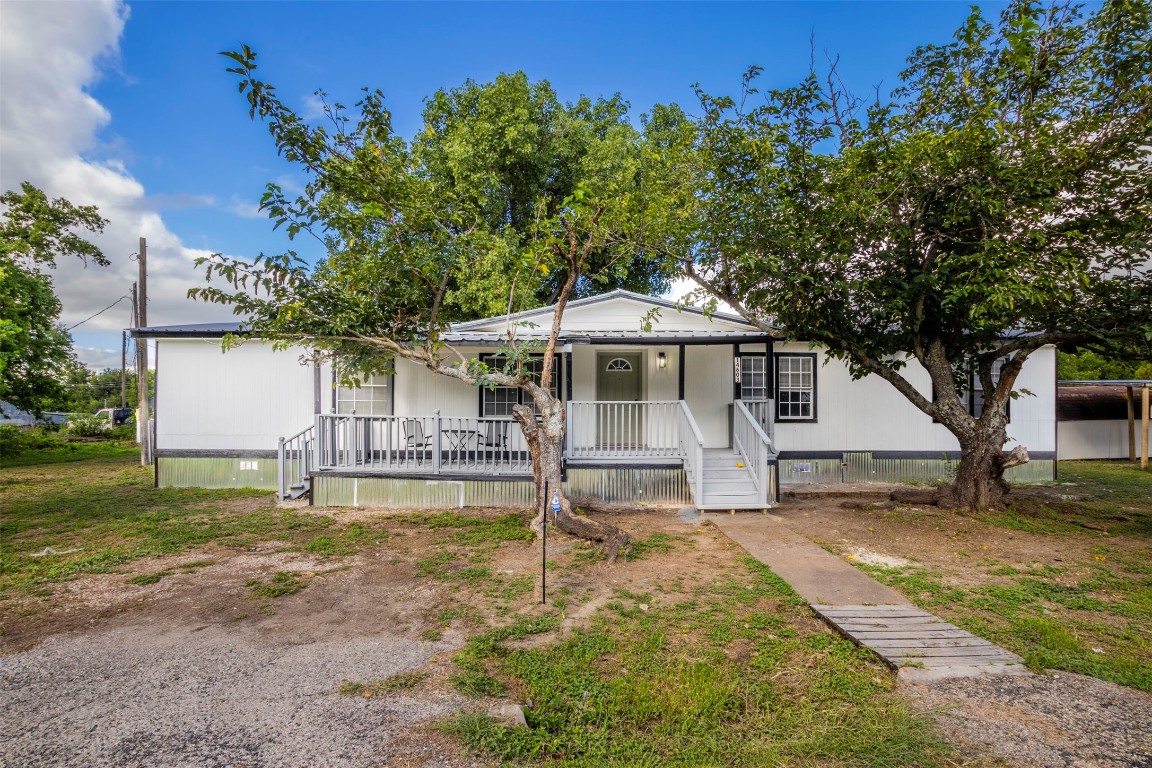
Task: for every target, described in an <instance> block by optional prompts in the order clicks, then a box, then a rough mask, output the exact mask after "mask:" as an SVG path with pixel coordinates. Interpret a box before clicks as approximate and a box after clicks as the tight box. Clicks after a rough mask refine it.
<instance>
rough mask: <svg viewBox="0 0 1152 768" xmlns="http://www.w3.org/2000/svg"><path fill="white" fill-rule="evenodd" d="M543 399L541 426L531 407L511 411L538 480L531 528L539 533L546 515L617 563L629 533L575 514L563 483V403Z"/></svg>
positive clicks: (626, 543)
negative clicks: (599, 546)
mask: <svg viewBox="0 0 1152 768" xmlns="http://www.w3.org/2000/svg"><path fill="white" fill-rule="evenodd" d="M541 400H544V398H538V399H537V408H538V409H539V410H540V421H539V423H538V422H537V421H536V415H535V414H534V413H533V412H532V409H531V408H529V407H528V406H525V405H516V406H514V407H513V409H512V416H513V418H515V419H516V421H517V422H519V424H520V428H521V429H522V430H523V431H524V438H525V440H527V442H528V451H529V452H530V453H531V454H532V474H533V476H534V479H535V481H536V508H535V509H536V518H535V519H534V520H533V521H532V527H533V529H535V530H536V531H537V532H539V529H540V523H541V522H542V520H543V516H544V514H547V515H548V520H549V522H551V523H552V524H553V525H555V526H556V527H557V528H559V529H560V530H562V531H564V532H565V533H570V534H572V535H573V536H578V537H580V538H582V539H587V540H589V541H595V542H599V543H601V544H603V545H604V551H605V555H606V556H607V558H608V562H609V563H614V562H616V558H617V556H618V555H619V554H620V552H621V550H623V549H624V548H625V547H627V546H628V534H627V533H625V532H624V531H622V530H621V529H619V528H617V527H616V526H614V525H609V524H608V523H602V522H599V521H597V520H592V519H591V518H588V517H581V516H579V515H574V514H572V504H571V502H569V500H568V498H567V497H566V496H565V495H564V482H563V480H562V470H563V448H562V445H563V440H564V404H563V403H562V402H560V401H559V400H556V399H553V398H547V400H546V401H545V402H541ZM545 482H547V483H548V493H549V498H548V499H545V498H544V484H545ZM553 494H555V495H556V496H558V497H559V499H560V510H559V511H555V510H553V509H552V499H551V496H552V495H553Z"/></svg>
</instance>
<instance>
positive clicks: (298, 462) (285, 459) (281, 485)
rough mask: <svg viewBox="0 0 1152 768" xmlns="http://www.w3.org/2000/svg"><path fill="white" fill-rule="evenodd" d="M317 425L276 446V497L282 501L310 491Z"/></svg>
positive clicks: (285, 439)
mask: <svg viewBox="0 0 1152 768" xmlns="http://www.w3.org/2000/svg"><path fill="white" fill-rule="evenodd" d="M315 437H316V429H315V425H310V426H308V427H305V428H304V429H302V430H300V431H299V432H297V433H296V434H294V435H292V436H291V437H282V438H280V440H279V443H278V444H277V446H276V495H277V496H278V497H279V498H280V501H284V500H285V499H290V498H295V497H297V496H299V495H300V494H301V493H303V492H305V491H307V490H308V486H309V483H310V482H311V475H312V460H313V457H314V454H315V450H316V446H315Z"/></svg>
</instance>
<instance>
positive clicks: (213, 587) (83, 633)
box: [0, 509, 742, 766]
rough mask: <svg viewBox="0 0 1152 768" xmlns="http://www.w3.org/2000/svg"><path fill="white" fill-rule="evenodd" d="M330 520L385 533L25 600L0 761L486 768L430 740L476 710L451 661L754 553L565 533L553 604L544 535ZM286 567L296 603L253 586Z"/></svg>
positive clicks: (258, 551) (553, 573)
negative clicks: (406, 682)
mask: <svg viewBox="0 0 1152 768" xmlns="http://www.w3.org/2000/svg"><path fill="white" fill-rule="evenodd" d="M322 513H323V514H325V515H327V516H330V517H333V518H335V519H337V520H338V521H340V522H342V523H344V522H346V523H352V522H358V523H361V524H370V525H372V526H373V528H374V530H375V529H377V528H379V529H383V530H385V531H386V532H387V536H386V537H385V538H384V539H383V540H382V541H380V542H378V543H372V544H369V545H364V546H359V547H358V548H357V551H356V553H355V554H353V555H348V556H333V557H327V558H326V557H321V556H317V555H314V554H310V553H306V552H301V551H284V547H285V542H278V541H269V542H263V543H261V544H259V545H257V546H253V547H247V548H239V549H238V548H226V547H222V546H209V547H205V548H203V549H200V550H197V551H193V552H187V553H185V554H182V555H180V556H173V557H167V558H148V559H139V560H134V561H131V562H130V563H128V564H126V565H125V566H124V567H123V568H122V569H121V570H120V571H119V572H117V573H109V574H99V575H85V576H82V577H79V578H76V579H73V580H71V581H66V582H60V583H55V584H48V585H45V591H46V592H50V594H40V595H33V594H24V595H20V596H11V595H10V596H9V598H8V599H7V600H6V601H5V602H3V603H2V604H0V621H2V622H3V627H4V635H3V638H2V642H3V652H4V654H6V655H5V656H3V657H0V691H2V692H3V693H2V704H0V710H2V715H0V720H2V721H3V723H4V724H3V726H0V744H2V745H3V746H0V762H4V763H5V764H13V765H18V764H25V765H30V764H53V765H59V766H111V765H115V766H146V765H156V764H226V765H230V766H248V765H252V766H257V765H270V764H275V765H329V766H362V765H390V766H391V765H397V766H403V765H412V766H420V765H442V766H472V765H478V764H479V763H478V762H477V761H476V760H475V759H473V758H471V757H469V756H468V755H467V754H465V753H464V752H463V750H462V749H461V747H460V746H459V743H458V742H456V741H455V740H454V739H452V738H450V737H447V736H445V735H444V734H443V733H441V732H440V731H437V730H435V729H434V728H433V727H432V724H433V723H435V722H436V721H438V720H442V719H443V718H445V717H447V716H449V715H450V714H451V713H452V712H455V711H458V710H459V709H460V708H469V707H475V706H479V703H478V702H475V701H474V700H470V699H467V698H466V697H463V696H461V695H460V694H458V693H456V692H455V690H454V689H453V687H452V685H451V682H450V675H451V674H452V672H453V670H454V666H453V664H452V663H451V657H452V655H453V654H454V653H455V652H456V651H457V650H459V649H460V648H461V647H462V646H463V645H464V643H465V642H466V640H467V639H468V638H469V637H470V636H472V635H474V634H476V633H478V632H481V631H483V630H484V629H485V628H486V627H498V626H504V625H507V624H509V623H510V622H511V621H513V620H515V619H516V617H518V616H531V615H535V614H538V613H541V612H544V611H555V610H558V609H560V610H561V615H562V622H561V626H560V629H559V630H558V631H560V632H564V631H566V630H568V629H570V628H572V627H575V626H581V625H583V624H586V623H587V622H589V621H590V620H591V618H592V616H593V614H594V613H595V611H596V610H597V608H598V607H599V606H602V605H604V604H605V603H606V602H608V601H610V600H612V599H614V598H615V596H617V595H619V594H620V593H621V592H627V593H629V594H649V593H650V594H652V595H653V601H654V602H655V601H658V600H664V599H672V597H671V594H672V593H677V594H680V593H681V590H683V588H684V586H685V585H689V584H691V581H692V580H694V579H708V578H711V577H713V576H715V575H717V574H720V573H722V572H724V571H727V570H730V569H731V568H732V565H733V561H734V558H735V557H738V556H740V555H741V554H742V551H741V550H739V549H738V548H737V547H735V545H733V544H732V543H731V542H730V541H729V540H728V539H727V538H726V537H724V536H723V535H722V534H720V533H719V532H718V531H716V530H715V529H714V528H713V527H712V526H710V525H707V524H704V523H701V522H700V521H698V520H683V519H681V518H680V517H679V516H678V514H677V510H656V509H651V510H641V511H628V512H609V513H606V514H604V515H603V516H604V517H605V518H607V519H609V520H610V521H611V522H612V523H614V524H616V525H619V526H621V527H623V528H625V529H626V530H628V531H629V533H630V534H631V535H632V536H633V538H634V539H635V540H637V541H638V542H650V543H651V546H650V547H649V549H648V550H647V552H648V554H646V555H645V556H643V557H639V558H637V559H633V560H629V561H624V560H621V561H620V562H618V563H617V564H616V565H614V566H608V565H607V564H606V563H604V562H603V561H602V560H601V559H597V556H596V553H595V552H594V551H592V550H591V549H589V548H588V547H587V546H586V545H585V544H584V543H583V542H578V541H576V540H574V539H571V538H570V537H567V536H564V535H561V534H557V533H554V532H552V531H550V532H549V547H548V561H549V572H548V585H549V604H548V605H547V606H541V605H540V604H539V569H540V557H541V552H540V546H539V544H538V543H537V542H533V541H520V540H513V541H502V542H490V543H489V542H481V543H480V544H478V545H477V544H469V545H467V546H465V545H464V544H461V543H460V541H461V539H460V538H459V537H460V536H461V533H462V532H467V530H468V529H455V528H452V527H434V526H431V525H429V524H427V523H421V522H419V521H408V520H406V519H405V516H404V515H403V514H386V515H381V514H380V513H378V512H371V511H366V510H347V511H343V510H341V511H336V510H323V511H322ZM466 514H468V515H475V516H477V517H481V518H488V519H495V518H497V517H499V516H501V515H506V514H507V511H506V510H479V511H468V512H467V513H466ZM652 547H656V549H655V550H653V549H652ZM430 564H431V565H430ZM157 574H162V575H160V576H159V577H158V578H156V580H155V581H153V582H152V583H132V582H133V581H136V582H139V581H140V580H141V579H144V580H145V581H147V580H148V579H150V578H154V577H157ZM276 574H289V575H290V576H291V579H292V580H293V581H294V582H295V583H298V584H299V585H300V589H299V591H296V592H294V593H289V594H284V595H283V596H279V597H274V598H269V597H261V596H259V595H257V594H255V593H254V591H253V588H252V586H251V584H252V583H253V582H254V581H255V582H261V583H265V584H268V583H274V577H275V576H276ZM561 606H562V609H561ZM554 637H555V634H554V633H545V634H542V635H536V636H532V637H530V638H527V641H528V642H532V643H547V642H550V641H551V639H552V638H554ZM734 652H737V653H740V652H741V649H734ZM416 670H420V671H422V672H424V673H426V675H427V676H426V677H424V678H422V681H421V683H420V685H419V686H418V687H416V688H414V689H412V690H405V691H396V692H390V693H388V694H386V695H380V696H375V697H372V698H370V699H365V698H361V697H356V696H341V695H340V694H339V692H338V691H339V689H340V687H341V683H342V682H343V681H345V680H349V681H356V682H367V681H370V680H380V679H385V678H387V677H389V676H390V675H394V674H397V673H404V672H411V671H416Z"/></svg>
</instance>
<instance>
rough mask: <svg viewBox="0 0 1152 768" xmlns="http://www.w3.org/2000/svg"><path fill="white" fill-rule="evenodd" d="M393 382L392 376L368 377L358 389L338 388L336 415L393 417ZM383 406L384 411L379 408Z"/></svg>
mask: <svg viewBox="0 0 1152 768" xmlns="http://www.w3.org/2000/svg"><path fill="white" fill-rule="evenodd" d="M393 383H394V382H393V380H392V377H391V376H388V375H384V374H378V375H375V376H368V377H367V378H365V379H363V380H362V381H361V382H360V386H358V387H342V386H337V387H336V413H338V414H344V415H356V416H391V415H392V407H393V401H392V392H393V389H392V387H393ZM381 405H382V406H383V409H380V408H378V407H377V406H381Z"/></svg>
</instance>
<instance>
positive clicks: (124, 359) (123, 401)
mask: <svg viewBox="0 0 1152 768" xmlns="http://www.w3.org/2000/svg"><path fill="white" fill-rule="evenodd" d="M132 289H133V290H132V293H133V297H135V293H136V290H135V289H136V286H132ZM132 303H133V305H135V303H136V302H135V300H133V302H132ZM132 312H133V314H132V318H133V319H135V318H136V314H135V312H136V309H135V306H133V309H132ZM127 407H128V331H120V408H121V409H123V408H127Z"/></svg>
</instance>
